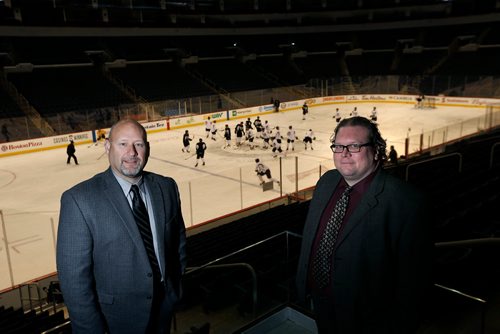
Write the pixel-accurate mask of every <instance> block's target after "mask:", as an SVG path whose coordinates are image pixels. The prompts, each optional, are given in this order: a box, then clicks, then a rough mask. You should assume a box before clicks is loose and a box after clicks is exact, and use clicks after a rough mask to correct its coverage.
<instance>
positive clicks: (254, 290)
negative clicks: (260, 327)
mask: <svg viewBox="0 0 500 334" xmlns="http://www.w3.org/2000/svg"><path fill="white" fill-rule="evenodd" d="M283 235H286V236H287V238H286V242H287V250H288V248H289V245H288V237H289V236H293V237H297V238H302V235H300V234H297V233H294V232H290V231H283V232H280V233H278V234H275V235H272V236H270V237H268V238H266V239H263V240H261V241H258V242H256V243H253V244H251V245H248V246H246V247H244V248H241V249H239V250H237V251H234V252H232V253H229V254H227V255H224V256H223V257H220V258H217V259H215V260H213V261H210V262H208V263H206V264H204V265H202V266H199V267H189V268H186V273H185V274H184V275H189V274H192V273H193V272H197V271H201V270H204V269H217V268H229V267H243V268H247V269H248V270H249V271H250V274H251V276H252V302H253V305H252V315H253V317H254V318H255V315H256V311H257V274H256V273H255V270H254V269H253V267H252V266H251V265H250V264H248V263H244V262H237V263H228V264H217V263H218V262H220V261H223V260H226V259H228V258H230V257H232V256H234V255H236V254H239V253H241V252H244V251H246V250H248V249H251V248H254V247H257V246H258V245H261V244H263V243H265V242H267V241H270V240H272V239H275V238H278V237H281V236H283Z"/></svg>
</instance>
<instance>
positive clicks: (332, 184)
mask: <svg viewBox="0 0 500 334" xmlns="http://www.w3.org/2000/svg"><path fill="white" fill-rule="evenodd" d="M331 149H332V151H333V161H334V163H335V167H336V169H334V170H331V171H328V172H327V173H325V174H324V175H323V176H322V177H321V179H320V180H319V181H318V183H317V185H316V189H315V192H314V196H313V199H312V201H311V204H310V206H309V213H308V216H307V219H306V223H305V227H304V233H303V240H302V248H301V254H300V258H299V266H298V272H297V288H298V296H299V299H300V300H301V301H302V302H304V301H306V300H308V298H311V301H312V306H313V312H314V314H315V317H316V324H317V326H318V333H320V334H323V333H328V334H332V333H333V334H344V333H348V334H351V333H380V334H382V333H383V334H391V333H394V334H401V333H415V332H416V330H417V328H418V317H419V312H418V310H419V306H420V302H421V298H422V296H423V294H424V292H425V289H426V288H427V287H428V286H429V282H430V279H429V278H430V267H431V263H432V260H431V250H432V244H431V242H430V240H431V238H430V233H429V225H430V224H429V219H428V215H429V210H428V208H427V201H426V200H425V198H424V196H423V194H421V193H420V192H419V191H417V190H416V189H414V188H413V187H411V186H410V185H408V184H406V183H405V182H403V181H401V180H399V179H396V178H394V177H392V176H390V175H388V174H387V173H386V172H384V170H383V168H382V164H383V162H384V161H385V160H386V159H387V155H386V143H385V141H384V140H383V138H382V136H381V134H380V132H379V130H378V128H377V125H376V124H375V123H373V122H370V120H368V119H367V118H364V117H351V118H347V119H343V120H342V121H341V122H340V123H339V124H338V126H337V128H336V129H335V132H334V135H333V143H332V145H331Z"/></svg>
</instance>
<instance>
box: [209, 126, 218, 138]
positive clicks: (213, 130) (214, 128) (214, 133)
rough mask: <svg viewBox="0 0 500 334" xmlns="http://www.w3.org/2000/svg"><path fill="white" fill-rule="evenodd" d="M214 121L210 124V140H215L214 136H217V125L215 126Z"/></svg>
mask: <svg viewBox="0 0 500 334" xmlns="http://www.w3.org/2000/svg"><path fill="white" fill-rule="evenodd" d="M216 123H217V122H216V121H214V122H213V123H212V128H211V129H210V134H211V135H212V140H217V139H216V134H217V125H216Z"/></svg>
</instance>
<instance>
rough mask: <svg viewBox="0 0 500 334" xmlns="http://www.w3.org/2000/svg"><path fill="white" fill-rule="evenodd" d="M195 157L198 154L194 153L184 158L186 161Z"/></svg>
mask: <svg viewBox="0 0 500 334" xmlns="http://www.w3.org/2000/svg"><path fill="white" fill-rule="evenodd" d="M195 155H196V153H193V154H191V155H190V156H189V157H187V158H184V160H187V159H191V158H192V157H194V156H195Z"/></svg>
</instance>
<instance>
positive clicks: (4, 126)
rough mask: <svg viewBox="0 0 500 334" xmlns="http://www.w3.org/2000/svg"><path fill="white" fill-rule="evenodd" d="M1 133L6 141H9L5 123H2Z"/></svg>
mask: <svg viewBox="0 0 500 334" xmlns="http://www.w3.org/2000/svg"><path fill="white" fill-rule="evenodd" d="M2 135H3V136H4V138H5V141H6V142H9V141H10V133H9V129H8V128H7V124H5V123H4V124H2Z"/></svg>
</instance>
